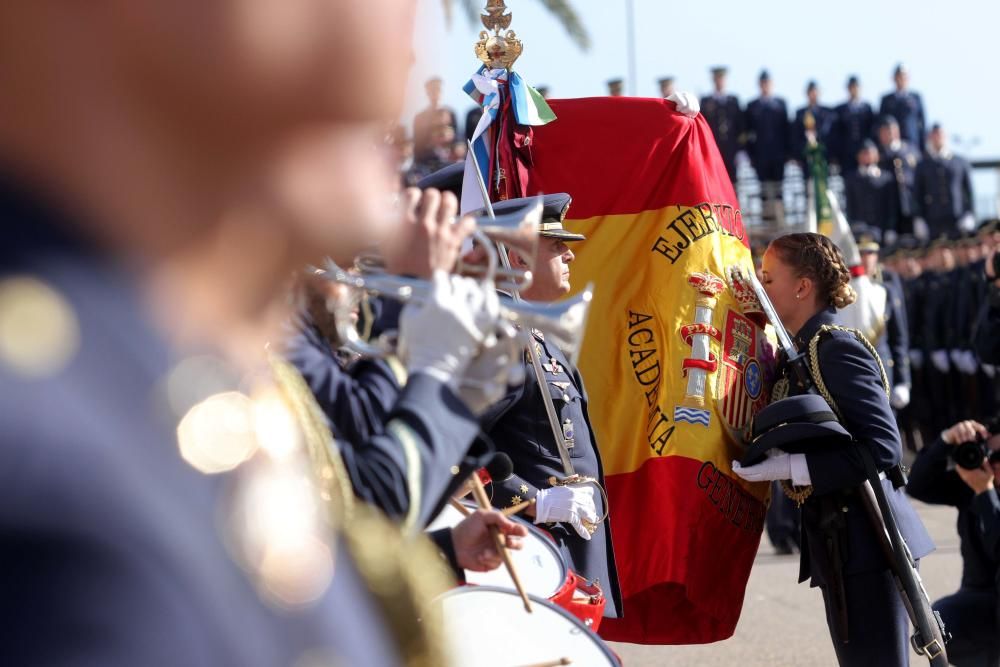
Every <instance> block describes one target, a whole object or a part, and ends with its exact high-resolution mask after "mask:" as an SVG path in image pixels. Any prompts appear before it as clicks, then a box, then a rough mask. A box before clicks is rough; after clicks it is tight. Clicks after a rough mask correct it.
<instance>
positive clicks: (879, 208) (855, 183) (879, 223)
mask: <svg viewBox="0 0 1000 667" xmlns="http://www.w3.org/2000/svg"><path fill="white" fill-rule="evenodd" d="M844 193H845V195H846V197H847V219H848V220H849V221H850V222H851V224H856V223H864V224H866V225H868V226H870V227H876V228H878V229H881V230H882V231H883V232H886V231H893V232H895V231H897V230H898V229H899V193H898V190H897V188H896V180H895V177H894V176H893V173H892V172H891V171H886V170H885V169H881V168H878V169H861V170H858V169H855V170H854V171H853V172H851V173H849V174H847V175H846V176H845V177H844Z"/></svg>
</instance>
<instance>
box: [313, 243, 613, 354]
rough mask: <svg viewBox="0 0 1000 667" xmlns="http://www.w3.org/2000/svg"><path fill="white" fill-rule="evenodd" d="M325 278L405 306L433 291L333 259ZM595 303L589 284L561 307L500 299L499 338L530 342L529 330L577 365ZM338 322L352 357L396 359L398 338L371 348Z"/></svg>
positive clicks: (423, 283)
mask: <svg viewBox="0 0 1000 667" xmlns="http://www.w3.org/2000/svg"><path fill="white" fill-rule="evenodd" d="M494 261H496V258H495V257H494ZM321 275H322V276H323V277H325V278H326V279H327V280H331V281H333V282H336V283H339V284H342V285H347V286H348V287H351V288H354V289H356V290H359V291H363V292H366V293H369V294H374V295H380V296H383V297H387V298H390V299H395V300H397V301H402V302H404V303H406V302H409V301H413V300H417V301H419V300H422V299H427V298H429V296H430V293H431V289H432V288H431V283H430V281H427V280H424V279H422V278H407V277H405V276H396V275H392V274H388V273H374V274H368V275H364V274H353V273H350V272H348V271H345V270H344V269H342V268H341V267H340V266H338V265H337V264H336V262H334V261H333V260H332V259H327V260H326V266H325V270H324V271H323V273H322V274H321ZM593 297H594V291H593V285H592V284H588V285H587V287H586V288H585V289H584V290H583V291H581V292H580V293H579V294H577V295H575V296H573V297H571V298H569V299H566V300H564V301H560V302H558V303H535V302H531V301H515V300H514V299H513V298H511V297H510V296H507V295H506V294H501V295H500V315H499V318H498V320H497V330H498V333H500V334H503V335H507V336H509V337H520V338H527V337H528V334H527V333H526V332H525V329H527V330H531V329H535V330H537V331H540V332H542V333H543V334H545V335H549V336H551V337H552V338H553V339H554V340H555V341H556V342H557V343H558V344H559V346H560V347H561V348H563V350H564V351H565V352H566V354H567V355H568V356H569V357H570V359H571V360H572V361H573V363H576V359H577V357H578V356H579V351H580V345H581V342H582V340H583V333H584V330H585V329H586V324H587V315H588V313H589V312H590V304H591V302H592V300H593ZM335 320H336V322H337V331H338V333H339V334H340V336H341V339H342V340H344V341H345V342H346V344H347V346H348V347H350V348H351V349H352V350H353V351H354V352H356V353H358V354H360V355H362V356H366V357H385V356H388V355H391V354H394V353H395V350H396V340H395V333H394V332H386V333H384V334H382V335H381V336H379V337H378V338H377V339H376V340H375V341H374V342H368V341H365V340H364V339H363V338H362V337H361V334H359V333H358V330H357V329H356V328H355V327H354V326H353V325H351V323H350V318H349V317H348V316H347V313H335Z"/></svg>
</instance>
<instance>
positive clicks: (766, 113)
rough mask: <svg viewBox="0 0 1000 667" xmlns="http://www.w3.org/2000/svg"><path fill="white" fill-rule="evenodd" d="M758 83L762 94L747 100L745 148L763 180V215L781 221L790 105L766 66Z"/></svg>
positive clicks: (765, 217)
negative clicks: (779, 93) (775, 92)
mask: <svg viewBox="0 0 1000 667" xmlns="http://www.w3.org/2000/svg"><path fill="white" fill-rule="evenodd" d="M759 84H760V97H758V98H757V99H754V100H752V101H751V102H750V103H749V104H747V109H746V114H745V127H746V149H747V155H748V156H749V157H750V164H751V165H752V166H753V168H754V171H756V172H757V178H758V179H759V180H760V184H761V191H762V192H761V195H762V198H763V208H764V211H763V216H764V219H766V220H774V221H776V222H779V223H780V222H782V221H783V220H784V211H783V207H782V203H781V182H782V179H783V178H784V175H785V162H786V161H787V159H788V138H789V135H788V132H789V129H788V108H787V107H786V106H785V100H783V99H782V98H780V97H775V96H774V95H773V90H774V85H773V82H772V81H771V75H770V73H768V71H767V70H762V71H761V73H760V77H759Z"/></svg>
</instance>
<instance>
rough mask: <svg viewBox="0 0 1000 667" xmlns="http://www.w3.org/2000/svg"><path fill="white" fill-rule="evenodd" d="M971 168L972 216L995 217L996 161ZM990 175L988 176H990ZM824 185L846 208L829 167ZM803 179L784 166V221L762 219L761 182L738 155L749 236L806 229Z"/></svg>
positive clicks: (999, 168)
mask: <svg viewBox="0 0 1000 667" xmlns="http://www.w3.org/2000/svg"><path fill="white" fill-rule="evenodd" d="M971 165H972V171H973V196H974V198H975V201H974V202H973V206H974V208H975V212H976V218H977V219H979V220H983V219H985V218H995V217H998V211H1000V160H974V161H972V162H971ZM991 176H992V177H993V178H992V179H991V178H990V177H991ZM827 187H828V188H829V189H830V190H832V191H833V192H834V193H835V194H836V195H837V197H838V199H839V200H840V203H841V205H842V206H844V207H845V208H846V204H845V201H844V179H843V178H842V177H841V176H840V174H839V172H838V171H837V167H835V166H834V167H832V168H831V174H830V179H829V182H828V184H827ZM806 188H807V182H806V179H805V174H804V173H803V171H802V168H801V167H799V165H798V164H796V163H789V164H787V165H786V166H785V174H784V179H783V180H782V183H781V194H782V200H783V203H784V223H783V224H778V223H776V222H775V221H773V220H765V219H764V216H763V213H764V206H763V198H762V192H761V183H760V181H759V180H757V173H756V172H755V171H754V170H753V167H751V166H750V161H749V160H747V159H745V158H744V157H743V156H742V155H741V156H740V157H739V158H738V161H737V166H736V196H737V197H739V200H740V209H741V210H742V212H743V221H744V223H745V224H746V225H747V226H748V228H749V229H750V233H751V238H753V239H754V240H760V241H767V240H769V239H770V238H771V237H773V236H776V235H778V234H781V233H785V232H791V231H802V230H804V229H806V224H807V222H808V219H809V197H808V191H807V189H806Z"/></svg>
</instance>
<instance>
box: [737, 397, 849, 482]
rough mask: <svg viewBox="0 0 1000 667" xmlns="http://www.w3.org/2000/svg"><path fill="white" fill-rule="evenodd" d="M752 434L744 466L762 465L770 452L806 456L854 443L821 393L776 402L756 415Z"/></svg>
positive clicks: (744, 458) (743, 461) (744, 456)
mask: <svg viewBox="0 0 1000 667" xmlns="http://www.w3.org/2000/svg"><path fill="white" fill-rule="evenodd" d="M750 432H751V435H750V446H749V447H748V448H747V451H746V454H744V455H743V460H742V461H741V463H742V464H743V465H754V464H755V463H759V462H760V461H761V460H763V459H764V457H765V455H766V453H767V451H768V450H769V449H780V450H782V451H784V452H786V453H789V454H805V453H807V452H810V451H816V450H817V448H821V447H827V446H830V445H835V444H844V443H847V442H850V440H851V434H850V433H848V432H847V429H845V428H844V427H843V426H842V425H841V423H840V422H839V421H838V420H837V415H835V414H834V413H833V410H831V409H830V406H829V405H828V404H827V402H826V401H825V400H824V399H823V397H822V396H819V395H818V394H802V395H800V396H789V397H788V398H783V399H781V400H780V401H775V402H774V403H772V404H771V405H769V406H767V407H766V408H764V409H763V410H761V411H760V412H758V413H757V414H756V415H755V416H754V418H753V423H752V424H751V426H750Z"/></svg>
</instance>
